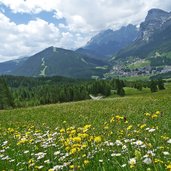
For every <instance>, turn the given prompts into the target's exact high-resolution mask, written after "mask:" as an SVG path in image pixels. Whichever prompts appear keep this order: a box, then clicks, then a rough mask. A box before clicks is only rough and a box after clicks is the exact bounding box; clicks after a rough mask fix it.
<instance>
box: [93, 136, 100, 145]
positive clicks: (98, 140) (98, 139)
mask: <svg viewBox="0 0 171 171" xmlns="http://www.w3.org/2000/svg"><path fill="white" fill-rule="evenodd" d="M101 141H102V138H101V136H97V137H95V138H94V142H96V143H100V142H101Z"/></svg>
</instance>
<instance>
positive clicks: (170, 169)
mask: <svg viewBox="0 0 171 171" xmlns="http://www.w3.org/2000/svg"><path fill="white" fill-rule="evenodd" d="M166 168H167V169H169V171H171V163H170V164H168V165H167V167H166Z"/></svg>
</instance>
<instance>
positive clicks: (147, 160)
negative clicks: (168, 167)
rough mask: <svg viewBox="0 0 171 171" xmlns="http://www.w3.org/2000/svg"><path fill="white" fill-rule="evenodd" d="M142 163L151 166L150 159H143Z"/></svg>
mask: <svg viewBox="0 0 171 171" xmlns="http://www.w3.org/2000/svg"><path fill="white" fill-rule="evenodd" d="M143 162H144V163H145V164H151V163H152V160H151V159H150V158H145V159H144V160H143Z"/></svg>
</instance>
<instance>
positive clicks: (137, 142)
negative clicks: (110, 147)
mask: <svg viewBox="0 0 171 171" xmlns="http://www.w3.org/2000/svg"><path fill="white" fill-rule="evenodd" d="M135 144H136V145H137V146H140V145H142V144H143V142H142V141H141V140H137V141H136V142H135Z"/></svg>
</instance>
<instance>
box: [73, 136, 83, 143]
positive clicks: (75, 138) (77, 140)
mask: <svg viewBox="0 0 171 171" xmlns="http://www.w3.org/2000/svg"><path fill="white" fill-rule="evenodd" d="M72 140H73V141H74V142H81V138H80V137H74V138H73V139H72Z"/></svg>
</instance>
